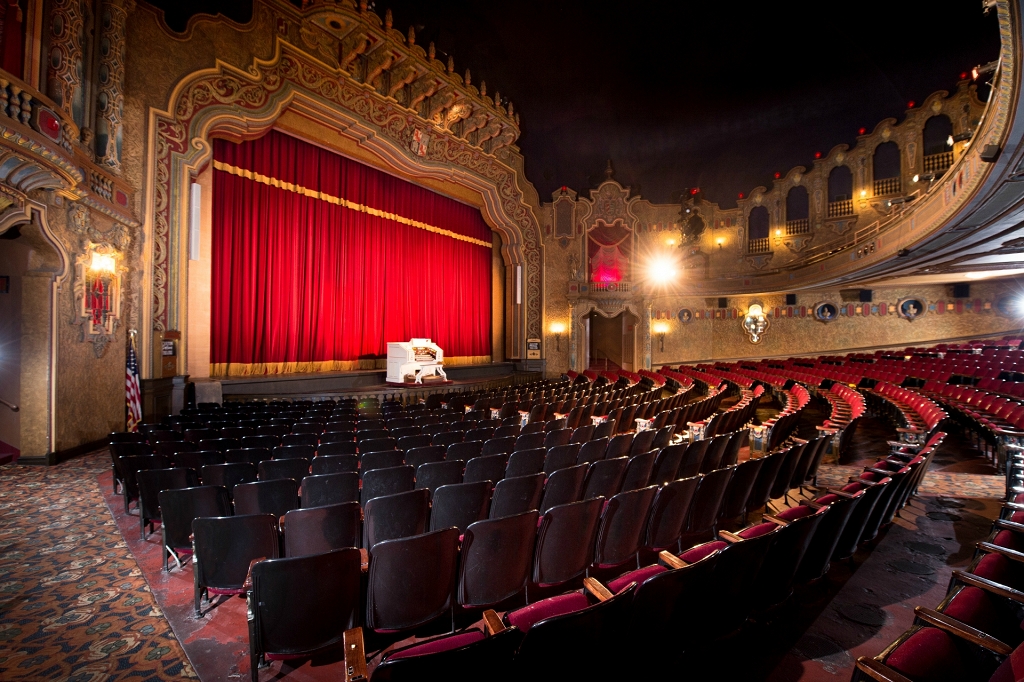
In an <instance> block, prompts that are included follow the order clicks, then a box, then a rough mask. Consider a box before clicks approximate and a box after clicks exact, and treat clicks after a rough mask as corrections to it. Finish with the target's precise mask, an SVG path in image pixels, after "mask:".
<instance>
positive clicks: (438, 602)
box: [363, 528, 459, 651]
mask: <svg viewBox="0 0 1024 682" xmlns="http://www.w3.org/2000/svg"><path fill="white" fill-rule="evenodd" d="M458 545H459V531H458V529H457V528H446V529H444V530H437V531H433V532H429V533H421V534H418V535H414V536H411V537H403V538H398V539H393V540H385V541H382V542H378V543H377V544H375V545H373V546H372V547H371V548H370V549H369V551H368V554H369V570H368V574H367V580H366V584H367V586H366V613H365V619H364V621H363V622H364V625H365V630H364V636H365V637H366V639H367V642H368V643H369V646H368V649H369V650H371V651H377V650H379V649H380V648H383V647H384V646H386V645H387V644H390V643H391V642H394V641H397V640H399V639H402V638H404V637H405V636H407V635H409V634H412V633H414V632H417V631H420V630H421V629H422V628H424V627H425V626H427V625H430V624H434V623H436V624H438V625H441V626H443V627H444V626H446V627H447V629H448V630H449V631H450V629H451V628H450V626H451V617H452V609H453V607H454V602H455V595H454V588H455V580H456V576H457V571H458ZM442 619H444V620H443V621H442ZM435 632H436V630H435Z"/></svg>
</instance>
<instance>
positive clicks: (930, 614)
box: [914, 606, 1013, 656]
mask: <svg viewBox="0 0 1024 682" xmlns="http://www.w3.org/2000/svg"><path fill="white" fill-rule="evenodd" d="M914 613H915V614H916V615H917V617H918V618H920V619H921V620H923V621H924V622H926V623H928V624H929V625H933V626H935V627H937V628H939V629H940V630H943V631H945V632H948V633H949V634H951V635H954V636H956V637H959V638H960V639H963V640H966V641H968V642H970V643H972V644H976V645H978V646H980V647H982V648H984V649H988V650H989V651H991V652H992V653H994V654H997V655H999V656H1009V655H1010V652H1012V651H1013V647H1012V646H1010V645H1008V644H1005V643H1004V642H1001V641H1000V640H998V639H996V638H995V637H992V636H991V635H987V634H985V633H984V632H982V631H981V630H978V629H977V628H972V627H971V626H970V625H967V624H966V623H964V622H962V621H959V620H957V619H956V618H950V617H949V616H947V615H946V614H944V613H940V612H938V611H936V610H934V609H926V608H925V607H923V606H918V607H915V608H914Z"/></svg>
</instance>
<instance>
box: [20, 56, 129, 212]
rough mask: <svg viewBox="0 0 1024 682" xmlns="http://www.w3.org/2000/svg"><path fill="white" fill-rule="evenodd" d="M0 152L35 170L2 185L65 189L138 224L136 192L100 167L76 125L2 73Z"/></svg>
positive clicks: (32, 90) (26, 86) (36, 93)
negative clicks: (134, 205)
mask: <svg viewBox="0 0 1024 682" xmlns="http://www.w3.org/2000/svg"><path fill="white" fill-rule="evenodd" d="M0 128H4V129H5V132H4V134H3V136H0V140H2V142H0V147H2V148H3V149H4V150H9V151H10V152H11V153H13V154H15V155H17V156H18V157H19V158H21V159H23V160H24V161H25V162H26V163H28V164H30V165H31V166H34V167H35V170H34V171H32V172H26V170H25V169H22V170H21V171H19V173H18V174H17V175H16V176H15V175H13V174H10V175H7V174H3V173H2V172H0V182H3V184H5V185H7V186H8V187H10V188H12V189H15V190H18V191H21V192H28V191H31V190H33V189H63V190H67V191H70V192H71V193H72V194H73V195H77V196H79V197H81V198H82V199H83V200H84V201H85V202H86V203H87V204H89V205H90V206H92V207H93V208H95V209H97V210H99V211H101V212H102V213H105V214H107V215H109V216H111V217H113V218H116V219H118V220H121V221H128V222H129V223H133V224H134V222H135V221H134V218H133V217H132V216H131V209H130V205H131V196H132V189H131V186H130V185H128V184H127V183H126V182H124V181H123V180H121V178H120V177H118V176H116V175H113V174H111V173H110V172H109V170H108V169H106V168H103V167H101V166H99V165H98V164H97V163H96V162H95V161H94V160H93V158H92V154H91V150H88V149H86V148H84V147H83V145H81V144H80V143H79V142H78V140H79V134H80V131H79V129H78V126H77V125H75V123H74V121H73V120H71V119H70V118H69V117H68V116H67V114H66V113H65V112H64V111H63V110H62V109H61V108H60V107H58V106H57V105H56V104H55V103H54V102H52V101H51V100H50V99H49V98H48V97H46V95H44V94H42V93H41V92H39V91H38V90H36V89H35V88H33V87H31V86H30V85H29V84H28V83H25V82H24V81H22V80H20V79H18V78H16V77H14V76H13V75H11V74H9V73H7V72H5V71H2V70H0Z"/></svg>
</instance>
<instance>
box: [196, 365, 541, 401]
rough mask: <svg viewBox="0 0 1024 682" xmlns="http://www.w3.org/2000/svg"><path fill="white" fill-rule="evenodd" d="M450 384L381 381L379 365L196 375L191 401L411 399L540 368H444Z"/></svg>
mask: <svg viewBox="0 0 1024 682" xmlns="http://www.w3.org/2000/svg"><path fill="white" fill-rule="evenodd" d="M444 370H445V373H446V374H447V375H448V379H449V380H450V383H440V382H438V383H436V384H431V383H425V384H408V385H406V386H395V385H392V384H388V383H386V381H385V377H386V374H387V372H386V371H385V370H383V369H371V370H353V371H350V372H313V373H307V374H272V375H260V376H246V377H226V376H225V377H209V378H206V379H196V380H195V387H196V402H238V401H242V400H324V399H332V398H340V397H346V398H349V397H352V398H361V397H376V398H378V399H379V400H401V401H402V402H411V401H416V400H419V398H421V397H425V396H427V395H429V394H430V393H437V392H445V391H456V392H462V391H476V390H486V389H490V388H499V387H502V386H509V385H514V384H519V383H525V382H528V381H534V380H537V379H541V378H543V375H542V374H541V373H540V372H521V371H516V367H515V365H514V364H513V363H511V362H492V363H488V364H484V365H458V366H453V367H445V368H444Z"/></svg>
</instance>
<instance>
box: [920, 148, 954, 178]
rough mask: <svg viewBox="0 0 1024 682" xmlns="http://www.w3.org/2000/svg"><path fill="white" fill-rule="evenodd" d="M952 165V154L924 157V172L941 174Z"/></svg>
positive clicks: (944, 153) (943, 153)
mask: <svg viewBox="0 0 1024 682" xmlns="http://www.w3.org/2000/svg"><path fill="white" fill-rule="evenodd" d="M952 165H953V152H941V153H939V154H929V155H927V156H925V157H924V172H925V173H935V174H941V173H945V172H946V169H948V168H949V167H950V166H952Z"/></svg>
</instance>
